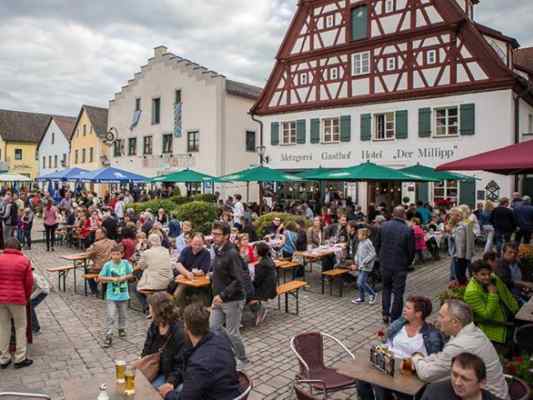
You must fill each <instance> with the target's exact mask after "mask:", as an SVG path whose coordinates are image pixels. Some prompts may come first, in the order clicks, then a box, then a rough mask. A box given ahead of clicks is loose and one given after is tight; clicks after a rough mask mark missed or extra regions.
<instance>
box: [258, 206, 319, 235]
mask: <svg viewBox="0 0 533 400" xmlns="http://www.w3.org/2000/svg"><path fill="white" fill-rule="evenodd" d="M274 218H280V219H281V223H282V224H283V225H285V226H287V223H289V222H290V221H293V222H296V223H297V222H299V221H302V220H304V221H305V218H304V217H301V216H298V215H294V214H288V213H281V212H271V213H268V214H263V215H261V216H260V217H259V218H258V219H257V222H256V226H257V234H258V235H259V237H261V238H262V237H263V236H265V235H266V234H267V229H268V227H269V226H271V225H272V221H273V220H274ZM305 222H306V226H307V225H309V223H308V221H305Z"/></svg>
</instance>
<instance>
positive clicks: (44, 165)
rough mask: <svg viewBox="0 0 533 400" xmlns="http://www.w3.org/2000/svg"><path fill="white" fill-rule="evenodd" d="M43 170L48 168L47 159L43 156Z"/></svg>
mask: <svg viewBox="0 0 533 400" xmlns="http://www.w3.org/2000/svg"><path fill="white" fill-rule="evenodd" d="M43 168H46V157H44V156H43Z"/></svg>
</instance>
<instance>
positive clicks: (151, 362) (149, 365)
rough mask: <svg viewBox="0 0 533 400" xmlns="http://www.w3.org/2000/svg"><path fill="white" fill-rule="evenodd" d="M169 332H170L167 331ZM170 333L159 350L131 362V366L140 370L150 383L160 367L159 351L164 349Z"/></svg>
mask: <svg viewBox="0 0 533 400" xmlns="http://www.w3.org/2000/svg"><path fill="white" fill-rule="evenodd" d="M169 333H170V332H169ZM170 337H171V335H169V336H168V338H167V340H166V342H165V343H164V344H163V346H161V348H160V349H159V351H156V352H155V353H152V354H148V355H146V356H144V357H143V358H140V359H138V360H136V361H134V362H133V363H132V366H133V367H134V368H136V369H138V370H139V371H141V372H142V374H143V375H144V377H145V378H146V379H147V380H148V382H150V383H152V382H153V381H154V380H155V378H157V376H158V375H159V370H160V368H161V353H162V352H163V350H164V349H165V347H166V346H167V344H168V341H169V340H170Z"/></svg>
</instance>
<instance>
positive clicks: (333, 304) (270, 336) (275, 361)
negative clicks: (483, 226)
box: [0, 243, 449, 400]
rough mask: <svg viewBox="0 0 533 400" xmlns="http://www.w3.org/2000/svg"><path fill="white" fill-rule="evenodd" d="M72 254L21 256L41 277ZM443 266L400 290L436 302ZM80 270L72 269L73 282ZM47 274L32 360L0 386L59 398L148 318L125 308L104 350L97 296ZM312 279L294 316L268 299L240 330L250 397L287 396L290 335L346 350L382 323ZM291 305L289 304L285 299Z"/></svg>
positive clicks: (337, 355) (102, 369)
mask: <svg viewBox="0 0 533 400" xmlns="http://www.w3.org/2000/svg"><path fill="white" fill-rule="evenodd" d="M73 252H75V250H72V249H66V248H64V247H59V248H58V249H56V252H55V253H47V252H46V251H44V245H43V244H42V243H41V244H36V245H35V246H34V247H33V249H32V250H31V251H26V254H27V255H28V256H29V257H30V258H31V259H32V262H33V264H34V266H35V267H36V268H38V269H39V270H41V271H43V272H44V273H45V275H47V273H46V271H45V270H46V268H49V267H53V266H61V265H66V264H65V261H63V260H61V259H60V258H59V256H60V255H61V254H67V253H73ZM448 265H449V261H448V259H443V260H442V261H440V262H435V263H428V264H426V265H424V266H421V267H418V268H417V271H415V272H413V273H411V274H410V275H409V277H408V283H407V294H409V293H416V294H419V295H426V296H428V297H431V298H433V299H434V300H436V296H437V294H438V292H439V291H441V290H442V289H443V288H444V287H445V285H446V279H447V276H448ZM80 275H81V273H79V272H78V280H79V279H80ZM48 278H49V280H50V282H51V284H52V286H53V289H52V292H51V294H50V295H49V296H48V297H47V299H46V300H45V301H44V302H43V303H41V305H40V306H39V307H38V311H37V313H38V315H39V320H40V323H41V331H42V333H41V334H40V335H38V336H36V337H35V338H34V343H33V345H31V348H30V355H29V356H30V357H31V358H32V359H33V360H34V364H33V365H32V366H31V367H29V368H25V369H23V370H15V369H13V368H11V367H10V368H8V369H6V370H0V391H2V390H7V389H19V390H20V389H21V388H25V389H29V390H33V391H42V392H45V393H47V394H49V395H50V396H51V397H52V398H53V399H62V398H63V392H62V388H61V385H62V382H63V381H64V380H65V379H72V378H83V377H87V376H88V375H96V376H100V375H108V374H113V370H114V368H113V360H114V359H117V358H120V359H126V360H131V359H134V358H136V357H137V355H138V354H139V353H140V351H141V349H142V345H143V342H144V337H145V332H146V330H147V327H148V325H149V322H148V321H146V320H145V319H144V317H143V315H142V314H141V313H139V312H136V311H133V310H129V313H128V330H127V331H128V336H127V338H125V339H118V338H115V341H114V343H113V347H112V348H111V349H103V348H102V335H103V329H104V321H105V307H104V302H103V301H102V300H101V299H97V298H94V297H85V296H84V295H83V290H82V289H83V286H82V284H81V283H80V282H78V294H74V291H73V277H72V275H70V276H69V277H68V279H67V290H66V292H65V293H64V292H62V291H61V292H59V291H58V290H57V276H50V275H48ZM311 282H312V284H311V288H310V290H307V291H304V292H302V293H301V296H300V315H299V316H294V315H288V314H285V313H283V312H280V311H278V310H277V304H276V301H273V302H271V304H270V305H269V314H268V317H267V319H266V321H265V322H264V324H262V325H261V326H259V327H251V328H246V329H244V330H243V336H244V340H245V345H246V348H247V351H248V354H249V358H250V361H251V363H250V366H249V367H248V369H247V373H248V374H249V375H250V377H251V378H252V380H253V381H254V390H253V392H252V394H251V396H250V397H249V398H250V399H251V400H256V399H267V400H274V399H291V398H294V396H293V394H292V387H291V385H292V380H293V378H294V374H295V372H296V371H297V363H296V360H295V357H294V355H293V354H292V353H291V351H290V349H289V339H290V338H291V337H292V336H293V335H295V334H298V333H301V332H306V331H323V332H327V333H329V334H331V335H333V336H335V337H337V338H338V339H340V340H341V341H342V342H344V343H345V344H346V345H347V346H348V348H350V349H351V350H352V351H366V348H367V346H368V343H369V342H370V341H372V340H373V339H375V334H376V332H377V331H378V330H379V329H380V328H381V327H382V322H381V312H380V306H379V305H374V306H370V305H353V304H352V303H351V302H350V300H351V298H352V296H351V295H352V294H353V293H354V289H353V287H350V288H348V287H345V291H344V297H343V298H339V297H330V296H329V294H328V291H326V295H322V294H321V293H320V281H319V272H318V269H317V268H315V269H314V271H313V274H312V278H311ZM334 294H335V292H334ZM291 307H294V303H293V302H292V301H291ZM434 315H435V313H434ZM434 315H433V316H434ZM342 357H343V355H342V354H341V352H339V349H338V348H337V347H335V346H334V345H330V344H327V345H326V359H327V363H332V362H335V361H337V360H339V359H341V358H342ZM336 398H339V399H355V398H356V395H355V394H354V392H353V391H346V392H343V393H339V394H338V395H337V397H336Z"/></svg>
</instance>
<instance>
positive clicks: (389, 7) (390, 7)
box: [384, 0, 396, 14]
mask: <svg viewBox="0 0 533 400" xmlns="http://www.w3.org/2000/svg"><path fill="white" fill-rule="evenodd" d="M384 1H385V13H386V14H388V13H392V12H394V11H396V7H395V6H396V4H395V1H394V0H384Z"/></svg>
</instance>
